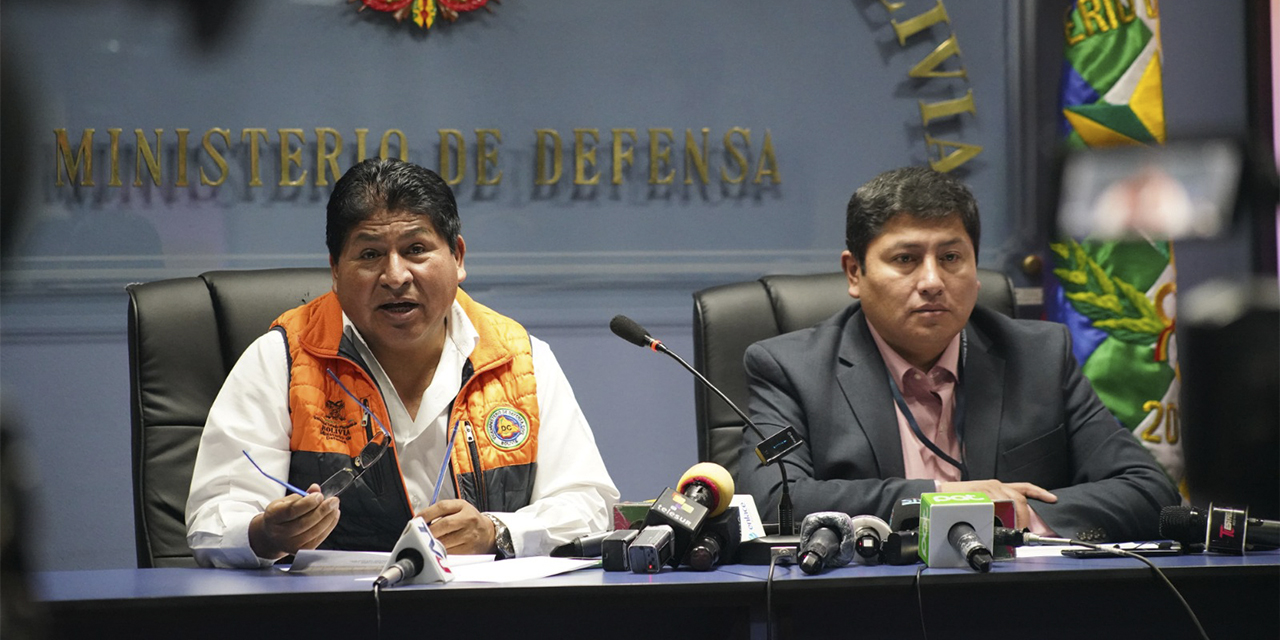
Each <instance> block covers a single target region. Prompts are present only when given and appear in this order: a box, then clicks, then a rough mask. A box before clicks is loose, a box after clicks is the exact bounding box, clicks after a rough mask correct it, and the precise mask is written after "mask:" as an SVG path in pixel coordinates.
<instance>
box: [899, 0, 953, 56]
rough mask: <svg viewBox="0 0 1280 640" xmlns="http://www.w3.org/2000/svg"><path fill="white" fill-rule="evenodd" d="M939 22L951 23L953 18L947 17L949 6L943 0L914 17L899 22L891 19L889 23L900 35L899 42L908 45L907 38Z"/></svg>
mask: <svg viewBox="0 0 1280 640" xmlns="http://www.w3.org/2000/svg"><path fill="white" fill-rule="evenodd" d="M939 22H945V23H947V24H951V18H949V17H947V8H946V7H944V6H942V0H938V4H936V5H934V7H933V8H932V9H930V10H928V11H926V12H924V13H922V14H920V15H918V16H916V17H914V18H910V19H908V20H903V21H902V22H898V21H897V20H890V21H889V24H892V25H893V32H894V33H896V34H897V35H898V44H899V45H902V46H906V44H907V38H910V37H911V36H914V35H915V34H917V33H920V32H921V31H924V30H925V29H928V28H929V27H932V26H933V25H935V24H938V23H939Z"/></svg>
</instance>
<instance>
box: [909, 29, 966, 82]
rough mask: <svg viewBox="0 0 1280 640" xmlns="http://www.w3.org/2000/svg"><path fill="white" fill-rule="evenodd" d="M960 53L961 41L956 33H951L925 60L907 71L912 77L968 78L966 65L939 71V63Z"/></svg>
mask: <svg viewBox="0 0 1280 640" xmlns="http://www.w3.org/2000/svg"><path fill="white" fill-rule="evenodd" d="M959 55H960V43H959V41H958V40H956V34H954V33H953V34H951V37H950V38H947V39H946V40H944V41H943V42H942V44H940V45H938V47H937V48H936V49H934V50H933V51H932V52H931V53H930V54H929V55H927V56H925V58H924V60H921V61H920V62H918V63H916V66H914V67H911V71H909V72H907V75H908V76H911V77H912V78H967V77H968V76H966V75H965V73H966V72H965V69H964V65H960V69H959V70H957V71H938V65H940V64H942V63H943V61H944V60H946V59H947V58H951V57H955V56H959Z"/></svg>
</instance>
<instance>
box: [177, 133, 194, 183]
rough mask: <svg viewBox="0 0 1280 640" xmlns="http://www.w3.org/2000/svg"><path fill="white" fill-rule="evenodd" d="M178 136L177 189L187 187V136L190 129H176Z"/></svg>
mask: <svg viewBox="0 0 1280 640" xmlns="http://www.w3.org/2000/svg"><path fill="white" fill-rule="evenodd" d="M175 131H176V132H177V134H178V181H177V182H175V183H173V184H174V186H176V187H185V186H187V135H188V134H190V133H191V130H190V129H175Z"/></svg>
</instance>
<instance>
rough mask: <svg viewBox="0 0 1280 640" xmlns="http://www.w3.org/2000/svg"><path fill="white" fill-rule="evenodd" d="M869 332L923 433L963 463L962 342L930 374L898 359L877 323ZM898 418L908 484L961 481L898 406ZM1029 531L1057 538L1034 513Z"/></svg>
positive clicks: (956, 341)
mask: <svg viewBox="0 0 1280 640" xmlns="http://www.w3.org/2000/svg"><path fill="white" fill-rule="evenodd" d="M867 328H868V329H870V330H871V337H872V338H873V339H874V340H875V343H876V348H877V349H879V350H880V357H881V358H882V359H883V360H884V365H885V368H887V369H888V370H889V375H891V376H893V381H894V382H896V383H897V385H898V390H899V391H901V392H902V399H903V400H905V401H906V403H907V408H908V409H910V410H911V415H912V416H914V417H915V419H916V425H917V426H919V427H920V432H921V433H923V434H924V435H925V437H927V438H929V439H930V440H932V441H933V444H934V445H936V446H937V447H938V449H940V450H942V452H943V453H946V454H947V455H949V456H951V457H952V458H953V459H955V460H961V461H963V460H964V447H963V445H962V443H961V442H960V440H959V438H957V437H956V430H955V425H954V424H953V423H952V421H951V420H952V414H953V413H954V412H955V408H956V407H955V405H956V396H955V392H956V381H957V380H959V377H958V375H957V374H958V372H959V364H960V336H959V335H956V336H955V337H954V338H952V339H951V342H950V343H948V344H947V348H946V349H944V350H943V351H942V356H941V357H939V358H938V361H937V362H936V363H935V364H934V365H933V368H932V369H930V370H929V371H927V372H926V371H921V370H920V369H918V368H916V367H914V366H912V365H911V363H909V362H907V360H906V359H905V358H903V357H902V356H900V355H898V352H897V351H894V350H893V348H892V347H890V346H889V345H888V344H887V343H886V342H885V341H884V338H881V337H880V334H879V333H878V332H877V331H876V328H875V327H873V326H871V323H867ZM894 413H896V414H897V416H898V438H899V439H900V440H901V441H902V462H903V467H904V468H905V470H906V472H905V475H906V478H907V479H908V480H933V482H934V486H935V487H939V486H940V485H941V484H942V483H943V482H958V481H960V479H961V475H960V469H958V468H956V467H955V466H954V465H952V464H951V463H949V462H947V461H946V460H943V459H942V458H940V457H938V456H937V454H935V453H934V452H932V451H930V450H929V448H928V447H926V446H925V445H924V443H923V442H920V440H919V439H917V438H916V435H915V433H912V431H911V425H910V424H909V423H908V422H907V416H906V415H905V414H903V413H902V409H901V408H899V407H898V404H897V403H896V402H895V403H894ZM971 479H972V478H971ZM1028 526H1030V528H1031V530H1032V531H1033V532H1034V533H1037V534H1040V535H1056V534H1055V533H1054V532H1053V530H1052V529H1050V528H1049V527H1048V525H1046V524H1045V522H1044V521H1043V520H1041V519H1040V516H1039V515H1037V514H1036V512H1035V509H1032V510H1031V522H1030V523H1029V524H1028Z"/></svg>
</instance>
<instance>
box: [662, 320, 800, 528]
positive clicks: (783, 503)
mask: <svg viewBox="0 0 1280 640" xmlns="http://www.w3.org/2000/svg"><path fill="white" fill-rule="evenodd" d="M646 337H648V338H649V340H651V341H652V342H650V346H649V348H651V349H653V350H654V351H657V352H659V353H665V354H667V355H668V356H671V357H672V358H673V359H674V360H675V361H676V362H679V363H680V365H681V366H683V367H684V368H685V369H687V370H688V371H689V373H692V374H693V375H694V377H696V378H697V379H698V380H700V381H701V382H702V384H703V385H705V386H706V387H707V388H708V389H711V390H712V391H714V392H715V393H716V395H717V396H720V399H721V400H724V403H725V404H727V405H729V408H730V409H733V412H734V413H736V414H738V417H739V418H742V422H743V423H744V424H746V425H747V426H748V427H751V431H752V432H754V433H755V434H756V437H758V438H760V439H761V440H766V439H767V438H766V437H765V435H764V433H763V432H761V431H760V427H757V426H756V424H755V423H754V422H752V421H751V418H748V417H747V414H745V413H743V412H742V409H739V408H738V405H736V404H734V403H733V401H732V400H730V399H729V397H728V396H726V395H725V394H724V392H723V391H721V390H720V389H719V388H717V387H716V386H715V385H714V384H711V381H710V380H707V378H706V376H704V375H702V373H700V372H699V371H698V370H697V369H695V368H693V367H692V366H690V365H689V363H688V362H685V361H684V358H681V357H680V356H679V355H678V354H676V353H675V352H674V351H672V350H670V349H668V348H667V345H665V344H662V341H661V340H658V339H656V338H653V337H651V336H646ZM778 472H779V473H780V474H782V495H781V496H780V497H779V498H778V533H779V534H780V535H784V536H791V535H795V532H796V521H795V512H794V509H793V508H792V506H791V489H790V484H791V483H790V482H788V481H787V466H786V465H785V464H783V462H782V460H778Z"/></svg>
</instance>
